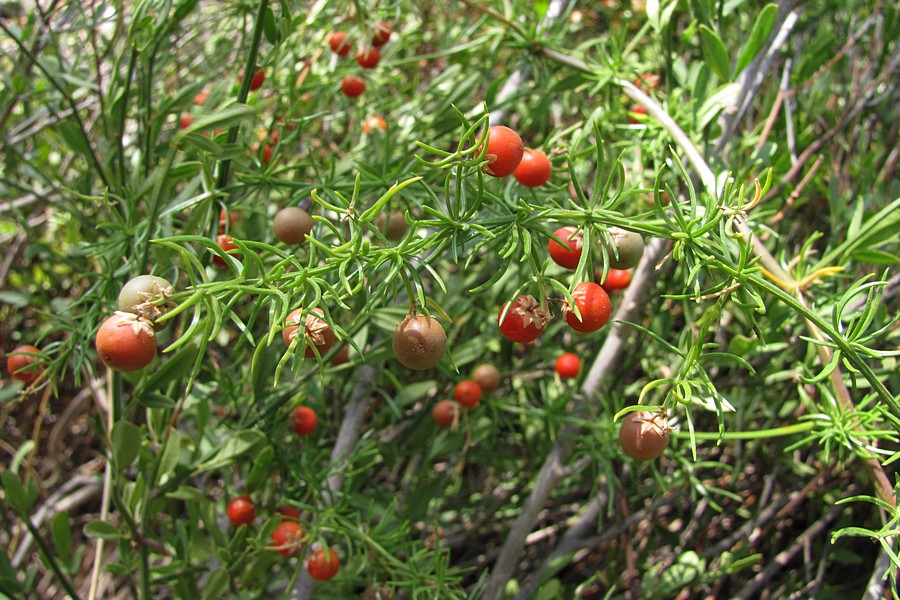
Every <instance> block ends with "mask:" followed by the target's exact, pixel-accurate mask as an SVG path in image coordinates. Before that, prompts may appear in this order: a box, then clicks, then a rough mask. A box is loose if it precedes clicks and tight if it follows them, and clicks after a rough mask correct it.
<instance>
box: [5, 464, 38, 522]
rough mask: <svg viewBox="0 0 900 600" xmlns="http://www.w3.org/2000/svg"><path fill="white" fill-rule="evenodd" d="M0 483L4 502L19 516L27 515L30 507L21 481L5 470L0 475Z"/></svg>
mask: <svg viewBox="0 0 900 600" xmlns="http://www.w3.org/2000/svg"><path fill="white" fill-rule="evenodd" d="M0 481H2V482H3V493H4V496H5V499H6V501H7V502H8V503H9V505H10V506H12V507H13V509H15V511H16V512H17V513H19V514H20V515H27V514H28V511H29V509H30V508H31V505H30V504H29V502H28V494H27V493H26V492H25V486H23V485H22V480H21V479H19V476H18V475H16V474H15V473H13V472H12V471H9V470H6V471H4V472H3V474H2V475H0Z"/></svg>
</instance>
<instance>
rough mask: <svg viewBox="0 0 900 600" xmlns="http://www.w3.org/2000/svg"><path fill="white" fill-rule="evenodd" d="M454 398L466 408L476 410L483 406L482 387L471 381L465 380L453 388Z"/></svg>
mask: <svg viewBox="0 0 900 600" xmlns="http://www.w3.org/2000/svg"><path fill="white" fill-rule="evenodd" d="M453 397H454V398H456V401H457V402H459V405H460V406H464V407H465V408H475V407H476V406H478V405H479V404H481V386H480V385H478V383H476V382H474V381H472V380H471V379H464V380H463V381H460V382H459V383H457V384H456V387H455V388H453Z"/></svg>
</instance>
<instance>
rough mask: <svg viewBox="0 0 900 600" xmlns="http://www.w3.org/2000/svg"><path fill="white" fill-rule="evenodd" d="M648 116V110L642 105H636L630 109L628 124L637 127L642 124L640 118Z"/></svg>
mask: <svg viewBox="0 0 900 600" xmlns="http://www.w3.org/2000/svg"><path fill="white" fill-rule="evenodd" d="M646 115H647V109H646V108H644V107H643V106H641V105H640V104H634V105H632V106H631V108H629V109H628V122H629V123H631V124H633V125H637V124H638V123H640V121H639V120H638V119H639V118H640V117H644V116H646Z"/></svg>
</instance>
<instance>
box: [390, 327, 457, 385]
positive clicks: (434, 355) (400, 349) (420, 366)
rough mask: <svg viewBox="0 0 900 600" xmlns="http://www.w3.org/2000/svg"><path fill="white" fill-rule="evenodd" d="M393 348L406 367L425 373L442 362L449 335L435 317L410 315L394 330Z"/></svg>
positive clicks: (395, 354)
mask: <svg viewBox="0 0 900 600" xmlns="http://www.w3.org/2000/svg"><path fill="white" fill-rule="evenodd" d="M391 347H392V348H393V350H394V356H396V357H397V360H398V361H400V364H402V365H403V366H404V367H406V368H408V369H413V370H414V371H424V370H425V369H430V368H431V367H433V366H435V365H437V364H438V363H439V362H441V358H442V357H443V356H444V352H445V351H446V350H447V334H446V332H445V331H444V328H443V327H441V324H440V323H438V320H437V319H435V318H434V317H429V316H427V315H409V316H407V317H406V318H405V319H403V321H401V322H400V324H399V325H397V329H395V330H394V336H393V338H392V340H391Z"/></svg>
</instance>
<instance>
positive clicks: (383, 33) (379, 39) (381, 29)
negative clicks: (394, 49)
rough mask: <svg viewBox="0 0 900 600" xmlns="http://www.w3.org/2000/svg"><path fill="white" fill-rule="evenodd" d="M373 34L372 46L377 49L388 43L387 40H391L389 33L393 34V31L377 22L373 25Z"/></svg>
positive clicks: (385, 24) (383, 23) (382, 23)
mask: <svg viewBox="0 0 900 600" xmlns="http://www.w3.org/2000/svg"><path fill="white" fill-rule="evenodd" d="M373 32H374V33H373V34H372V45H373V46H376V47H378V46H384V45H385V44H387V43H388V40H390V39H391V33H392V32H393V30H392V29H391V26H390V25H388V24H387V23H385V22H384V21H378V22H377V23H375V27H374V28H373Z"/></svg>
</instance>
